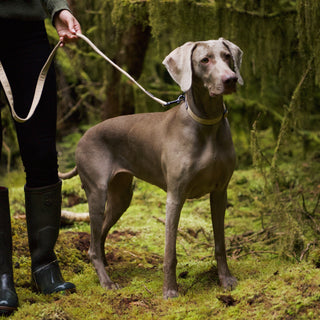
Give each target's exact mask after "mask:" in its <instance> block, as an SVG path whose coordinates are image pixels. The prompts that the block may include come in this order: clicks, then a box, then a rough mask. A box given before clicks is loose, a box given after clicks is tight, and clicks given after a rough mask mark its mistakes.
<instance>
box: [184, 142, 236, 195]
mask: <svg viewBox="0 0 320 320" xmlns="http://www.w3.org/2000/svg"><path fill="white" fill-rule="evenodd" d="M234 167H235V152H234V148H233V145H232V144H229V145H228V146H224V147H223V146H221V145H217V144H210V143H208V144H207V146H205V147H204V148H203V150H202V152H201V153H200V154H199V155H198V157H197V159H196V160H195V162H194V163H193V165H192V166H191V168H190V172H189V173H190V177H191V179H190V183H189V195H190V196H189V197H190V198H194V197H200V196H202V195H204V194H207V193H209V192H212V191H214V190H224V189H225V188H226V187H227V185H228V182H229V180H230V178H231V176H232V173H233V170H234Z"/></svg>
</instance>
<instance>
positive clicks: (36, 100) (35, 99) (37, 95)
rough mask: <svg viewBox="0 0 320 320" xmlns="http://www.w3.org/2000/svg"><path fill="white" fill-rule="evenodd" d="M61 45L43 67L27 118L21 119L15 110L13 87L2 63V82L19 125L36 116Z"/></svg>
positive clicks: (0, 75) (0, 68) (0, 73)
mask: <svg viewBox="0 0 320 320" xmlns="http://www.w3.org/2000/svg"><path fill="white" fill-rule="evenodd" d="M60 44H61V41H59V42H58V43H57V45H56V46H55V47H54V49H53V50H52V51H51V53H50V55H49V57H48V59H47V61H46V63H45V64H44V66H43V67H42V69H41V71H40V74H39V77H38V81H37V85H36V88H35V92H34V96H33V101H32V104H31V107H30V110H29V113H28V115H27V117H26V118H21V117H19V116H18V115H17V113H16V111H15V109H14V101H13V95H12V91H11V87H10V83H9V80H8V78H7V75H6V73H5V71H4V68H3V65H2V63H1V61H0V82H1V84H2V87H3V90H4V92H5V94H6V96H7V99H8V102H9V105H10V108H11V113H12V117H13V118H14V120H16V121H17V122H19V123H23V122H26V121H28V120H29V119H30V118H31V117H32V116H33V114H34V112H35V110H36V108H37V106H38V103H39V101H40V98H41V94H42V90H43V86H44V83H45V81H46V77H47V74H48V71H49V68H50V65H51V63H52V60H53V57H54V55H55V53H56V51H57V50H58V48H59V46H60Z"/></svg>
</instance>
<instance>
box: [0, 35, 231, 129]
mask: <svg viewBox="0 0 320 320" xmlns="http://www.w3.org/2000/svg"><path fill="white" fill-rule="evenodd" d="M77 37H79V38H81V39H82V40H84V41H85V42H86V43H87V44H88V45H89V46H90V47H91V48H92V49H93V50H94V51H95V52H96V53H97V54H99V55H100V56H101V57H102V58H104V59H105V60H106V61H107V62H109V63H110V64H111V65H112V66H113V67H115V68H116V69H117V70H119V71H120V72H121V73H123V74H124V75H125V76H126V77H128V78H129V79H130V80H131V81H132V82H133V83H134V84H135V85H137V86H138V87H139V88H140V89H141V90H142V91H143V92H144V93H145V94H146V95H148V96H149V97H150V98H151V99H153V100H154V101H156V102H158V103H159V104H161V105H162V106H163V107H166V106H169V105H171V104H174V103H180V102H181V101H185V102H186V108H187V111H188V113H189V115H190V116H191V118H192V119H194V120H195V121H197V122H199V123H201V124H205V125H213V124H216V123H218V122H219V121H220V120H222V118H223V117H226V116H227V113H228V111H227V109H226V108H225V107H224V108H225V111H224V113H223V115H222V117H219V118H215V119H203V118H200V117H198V116H197V115H195V114H194V113H193V112H192V110H191V109H190V108H189V107H188V104H187V101H186V100H185V96H184V95H183V94H182V95H180V96H179V97H178V99H177V100H173V101H169V102H166V101H164V100H161V99H159V98H157V97H155V96H154V95H153V94H151V93H150V92H149V91H147V90H146V89H145V88H143V87H142V86H141V85H140V84H139V83H138V82H137V81H136V80H135V79H134V78H133V77H132V76H130V75H129V74H128V73H127V72H126V71H124V70H123V69H122V68H120V67H119V66H118V65H117V64H115V63H114V62H113V61H112V60H111V59H109V58H108V57H107V56H106V55H105V54H104V53H103V52H102V51H101V50H99V49H98V48H97V47H96V45H95V44H93V43H92V41H90V40H89V39H88V38H87V37H86V36H85V35H83V34H79V33H77ZM60 44H61V41H59V42H58V43H57V44H56V46H55V47H54V48H53V50H52V51H51V53H50V55H49V57H48V59H47V61H46V62H45V64H44V66H43V67H42V69H41V71H40V74H39V77H38V81H37V84H36V88H35V92H34V96H33V101H32V103H31V107H30V110H29V113H28V115H27V116H26V117H25V118H21V117H19V116H18V115H17V113H16V111H15V109H14V101H13V95H12V90H11V87H10V83H9V80H8V78H7V75H6V73H5V70H4V68H3V65H2V63H1V61H0V82H1V84H2V87H3V89H4V92H5V94H6V96H7V99H8V102H9V105H10V109H11V113H12V117H13V118H14V120H16V121H17V122H19V123H23V122H26V121H28V120H29V119H30V118H31V117H32V116H33V114H34V112H35V110H36V108H37V106H38V103H39V101H40V98H41V95H42V90H43V87H44V83H45V81H46V77H47V73H48V71H49V68H50V65H51V63H52V61H53V58H54V56H55V54H56V51H57V50H58V48H59V47H60Z"/></svg>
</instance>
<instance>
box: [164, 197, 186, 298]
mask: <svg viewBox="0 0 320 320" xmlns="http://www.w3.org/2000/svg"><path fill="white" fill-rule="evenodd" d="M182 206H183V201H182V200H181V199H179V198H178V197H174V196H172V195H171V194H170V193H168V195H167V204H166V240H165V254H164V268H163V269H164V284H163V297H164V298H165V299H168V298H175V297H178V296H179V294H178V285H177V278H176V266H177V256H176V240H177V230H178V224H179V219H180V212H181V208H182Z"/></svg>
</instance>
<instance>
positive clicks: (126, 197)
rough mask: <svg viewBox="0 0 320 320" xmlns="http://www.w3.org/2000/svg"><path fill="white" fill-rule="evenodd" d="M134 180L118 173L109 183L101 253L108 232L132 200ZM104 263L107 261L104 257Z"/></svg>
mask: <svg viewBox="0 0 320 320" xmlns="http://www.w3.org/2000/svg"><path fill="white" fill-rule="evenodd" d="M132 179H133V176H132V175H131V174H129V173H124V172H123V173H118V174H117V175H116V176H115V177H114V178H113V179H112V181H111V182H110V183H109V187H108V192H107V209H106V214H105V218H104V222H103V225H102V234H101V243H100V245H101V251H102V252H104V244H105V240H106V237H107V235H108V232H109V231H110V229H111V228H112V226H114V224H115V223H116V222H117V221H118V220H119V219H120V217H121V216H122V214H123V213H124V212H125V211H126V210H127V208H128V207H129V205H130V202H131V199H132V193H133V188H132ZM104 263H105V265H107V261H106V258H105V255H104Z"/></svg>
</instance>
